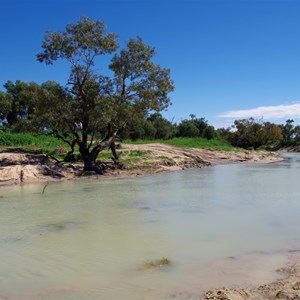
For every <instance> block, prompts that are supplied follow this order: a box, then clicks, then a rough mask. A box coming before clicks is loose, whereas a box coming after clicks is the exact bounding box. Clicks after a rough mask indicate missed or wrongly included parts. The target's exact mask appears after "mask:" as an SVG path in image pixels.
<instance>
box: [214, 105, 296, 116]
mask: <svg viewBox="0 0 300 300" xmlns="http://www.w3.org/2000/svg"><path fill="white" fill-rule="evenodd" d="M218 117H219V118H235V119H246V118H250V117H253V118H263V119H288V118H290V119H292V118H300V103H295V104H288V105H276V106H260V107H256V108H252V109H245V110H230V111H225V112H223V113H220V114H219V115H218Z"/></svg>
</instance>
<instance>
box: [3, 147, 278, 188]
mask: <svg viewBox="0 0 300 300" xmlns="http://www.w3.org/2000/svg"><path fill="white" fill-rule="evenodd" d="M121 157H122V160H123V162H124V165H125V167H124V168H123V169H108V170H107V172H106V173H105V174H104V175H101V176H99V175H92V174H91V173H88V174H87V173H83V172H82V169H83V165H82V163H74V164H66V163H62V162H57V161H56V160H54V159H52V158H50V157H48V156H45V155H41V154H33V153H26V152H24V151H23V150H22V149H21V148H19V149H18V148H17V149H16V148H11V149H9V148H5V149H0V186H1V185H2V186H3V185H12V184H20V183H22V184H26V183H34V182H52V181H60V180H72V179H74V180H75V179H80V178H86V177H98V178H99V179H100V178H109V177H112V178H115V177H129V176H130V177H132V176H141V175H147V174H156V173H162V172H172V171H180V170H184V169H189V168H204V167H208V166H212V165H216V164H229V163H272V162H276V161H280V160H282V159H281V158H280V157H279V156H278V155H277V154H276V153H274V152H265V151H264V152H262V151H260V152H257V151H244V152H243V151H218V150H214V149H199V148H182V147H175V146H171V145H166V144H159V143H156V144H142V145H126V144H125V145H123V146H122V155H121Z"/></svg>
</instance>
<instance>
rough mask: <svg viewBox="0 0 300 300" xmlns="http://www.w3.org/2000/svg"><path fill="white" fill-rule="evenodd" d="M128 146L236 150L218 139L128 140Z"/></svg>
mask: <svg viewBox="0 0 300 300" xmlns="http://www.w3.org/2000/svg"><path fill="white" fill-rule="evenodd" d="M125 143H127V144H151V143H164V144H169V145H173V146H177V147H188V148H211V149H216V150H223V151H233V150H236V148H234V147H233V146H231V145H230V144H229V143H228V142H224V141H221V140H218V139H210V140H208V139H205V138H189V137H178V138H173V139H169V140H159V139H158V140H136V141H132V140H126V141H125Z"/></svg>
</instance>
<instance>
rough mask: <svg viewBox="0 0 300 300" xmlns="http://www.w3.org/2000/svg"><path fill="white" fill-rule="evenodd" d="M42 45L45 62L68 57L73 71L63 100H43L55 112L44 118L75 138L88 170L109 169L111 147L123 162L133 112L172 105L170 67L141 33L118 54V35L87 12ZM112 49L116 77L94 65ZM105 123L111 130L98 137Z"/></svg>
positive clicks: (46, 39)
mask: <svg viewBox="0 0 300 300" xmlns="http://www.w3.org/2000/svg"><path fill="white" fill-rule="evenodd" d="M42 48H43V51H42V52H41V53H39V54H38V55H37V59H38V60H39V61H40V62H45V63H46V64H52V63H53V62H54V61H56V60H58V59H64V60H66V61H68V62H69V64H70V66H71V70H70V76H69V79H68V81H67V88H66V89H62V91H61V92H60V96H61V97H60V98H59V99H60V100H59V102H57V103H56V105H55V106H53V101H54V100H53V99H52V100H51V101H50V100H49V98H47V97H46V98H45V99H46V100H44V101H43V105H44V106H45V107H47V108H50V112H49V113H48V114H45V115H41V116H40V121H44V122H45V123H47V124H48V126H49V128H51V129H52V130H56V131H57V132H59V134H60V136H62V135H63V136H68V137H70V138H71V139H74V141H75V143H76V144H78V146H79V151H80V153H81V155H82V158H83V160H84V169H85V170H93V171H96V172H98V173H100V174H101V173H103V167H102V166H101V165H99V164H97V163H96V159H97V156H98V154H99V153H100V152H101V151H102V150H103V149H105V148H106V147H109V148H110V149H111V150H112V153H113V159H114V161H115V163H116V164H118V157H117V154H116V151H115V138H116V136H117V133H118V131H119V130H120V129H122V128H124V127H125V126H126V124H127V122H128V120H130V119H132V118H133V117H135V118H136V117H137V116H139V115H141V116H144V115H145V113H147V112H148V111H151V110H155V111H160V110H162V109H165V108H167V107H168V105H169V104H170V99H169V97H168V93H169V92H171V91H173V89H174V86H173V82H172V80H171V79H170V71H169V70H168V69H164V68H162V67H161V66H160V65H157V64H155V63H154V62H153V61H152V59H153V56H154V54H155V49H154V48H153V47H150V46H147V45H145V44H144V43H143V41H142V39H141V38H139V37H138V38H136V39H130V40H129V42H128V43H127V44H126V47H125V48H124V49H121V50H120V52H119V53H116V50H117V48H118V43H117V38H116V35H115V34H113V33H107V32H106V26H105V24H104V23H103V22H101V21H94V20H92V19H90V18H88V17H81V18H80V20H79V22H78V23H74V24H69V25H67V26H66V29H65V31H63V32H54V33H51V32H48V33H47V34H46V35H45V38H44V41H43V44H42ZM112 53H115V54H114V56H113V58H112V63H111V64H110V66H109V69H110V70H111V71H112V72H113V76H112V78H109V77H107V76H104V74H98V73H97V71H96V69H95V68H94V67H95V63H96V59H97V58H98V57H100V56H103V55H105V54H112ZM48 100H49V101H48ZM50 105H52V107H50ZM53 115H55V116H56V117H55V118H54V117H53ZM43 119H44V120H43ZM104 128H105V129H106V135H105V136H104V137H102V138H101V139H97V135H98V133H99V132H100V131H102V132H103V129H104Z"/></svg>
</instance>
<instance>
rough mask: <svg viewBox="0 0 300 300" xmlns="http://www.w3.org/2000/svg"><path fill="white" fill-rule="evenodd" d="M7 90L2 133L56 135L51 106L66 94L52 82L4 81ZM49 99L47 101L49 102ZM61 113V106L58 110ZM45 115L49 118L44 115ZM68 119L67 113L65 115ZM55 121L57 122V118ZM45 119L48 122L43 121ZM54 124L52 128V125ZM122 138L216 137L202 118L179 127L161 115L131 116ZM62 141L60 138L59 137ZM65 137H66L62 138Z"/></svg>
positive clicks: (0, 101) (0, 115) (2, 95)
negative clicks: (8, 131)
mask: <svg viewBox="0 0 300 300" xmlns="http://www.w3.org/2000/svg"><path fill="white" fill-rule="evenodd" d="M4 88H5V90H6V91H3V92H1V91H0V121H1V124H2V130H10V131H11V132H15V133H22V132H31V133H47V134H54V135H55V134H56V135H57V134H58V132H57V126H55V124H53V123H55V120H56V122H59V118H61V116H55V115H54V114H53V110H52V109H51V99H53V100H52V105H58V106H59V105H60V100H61V99H63V98H64V97H65V96H66V95H65V94H64V89H63V88H62V87H61V86H60V85H59V84H58V83H56V82H54V81H48V82H45V83H42V84H41V85H39V84H37V83H35V82H30V83H26V82H23V81H21V80H17V81H15V82H12V81H7V82H6V83H5V84H4ZM49 99H50V100H49ZM61 109H62V110H63V109H64V108H63V106H62V107H61ZM47 114H48V116H46V115H47ZM66 116H67V114H66ZM56 118H57V119H56ZM46 119H50V120H48V122H45V120H46ZM53 125H54V126H53ZM98 133H99V135H100V136H101V135H102V136H103V137H104V136H105V134H106V128H105V127H103V128H101V127H100V128H99V131H98ZM119 136H120V137H121V138H122V139H131V140H137V139H150V140H153V139H171V138H174V137H202V138H206V139H212V138H215V137H216V136H217V135H216V131H215V129H214V127H213V126H211V125H209V124H208V122H207V120H205V118H197V117H196V116H195V115H193V114H191V115H190V119H184V120H182V121H181V122H179V123H178V124H176V123H174V122H173V121H169V120H167V119H166V118H164V117H163V116H162V115H161V114H160V113H157V112H152V113H143V114H132V115H131V118H130V119H129V120H128V121H127V124H126V126H124V128H122V130H120V131H119ZM62 138H63V137H62ZM65 138H67V137H65Z"/></svg>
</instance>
